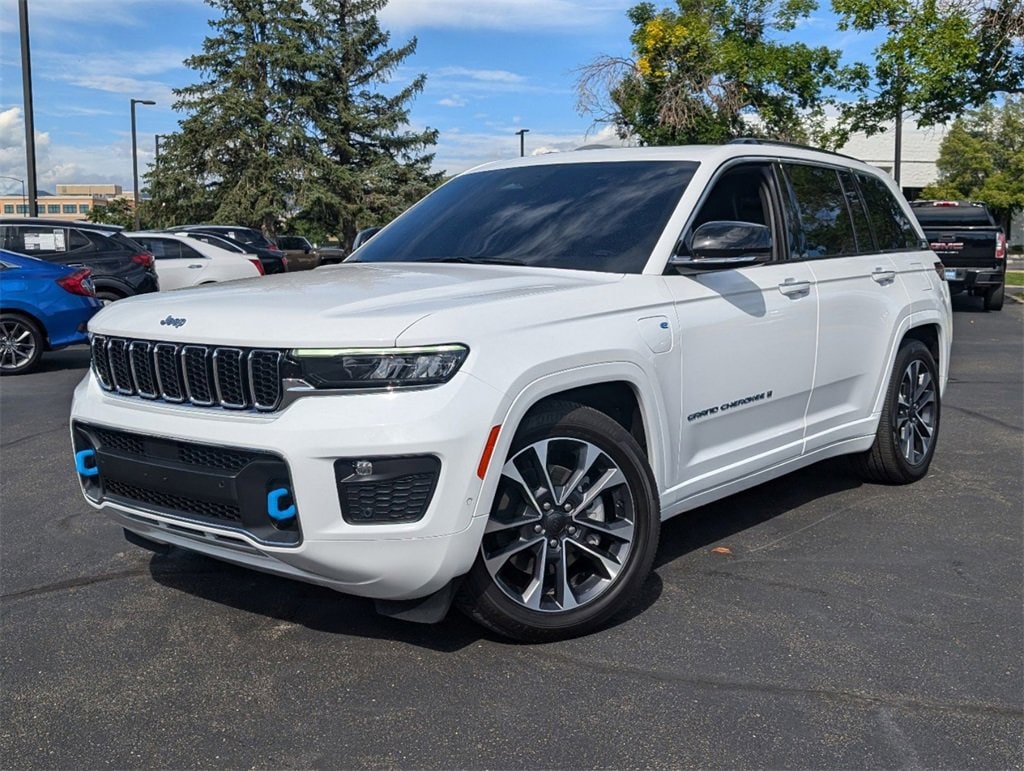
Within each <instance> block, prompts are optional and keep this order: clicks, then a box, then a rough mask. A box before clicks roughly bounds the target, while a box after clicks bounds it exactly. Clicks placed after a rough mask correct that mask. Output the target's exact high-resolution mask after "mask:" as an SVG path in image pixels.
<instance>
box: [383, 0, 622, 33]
mask: <svg viewBox="0 0 1024 771" xmlns="http://www.w3.org/2000/svg"><path fill="white" fill-rule="evenodd" d="M633 4H634V1H633V0H596V1H595V2H588V1H587V0H431V1H430V2H426V0H391V1H390V2H389V3H388V5H387V7H385V8H384V9H383V10H382V11H381V12H380V17H381V21H382V23H383V24H384V25H385V26H386V27H395V28H398V29H415V28H438V27H449V28H451V27H454V28H460V29H466V28H473V29H501V30H514V31H522V30H528V31H531V32H537V31H548V32H552V31H558V32H560V33H565V32H573V31H579V32H584V31H587V30H590V29H593V28H594V27H599V26H602V25H604V24H607V23H609V22H610V21H611V20H621V19H622V14H623V13H624V12H625V10H626V9H627V8H629V7H630V6H631V5H633Z"/></svg>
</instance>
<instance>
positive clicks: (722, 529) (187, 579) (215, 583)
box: [149, 458, 861, 652]
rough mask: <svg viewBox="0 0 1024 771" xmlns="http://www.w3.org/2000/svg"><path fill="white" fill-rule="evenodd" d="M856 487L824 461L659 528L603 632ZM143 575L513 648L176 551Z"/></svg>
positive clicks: (268, 607)
mask: <svg viewBox="0 0 1024 771" xmlns="http://www.w3.org/2000/svg"><path fill="white" fill-rule="evenodd" d="M860 484H861V481H860V480H859V479H858V478H857V477H856V476H854V475H853V473H852V472H851V471H850V470H849V468H848V466H847V464H846V462H845V460H844V459H842V458H839V459H835V460H828V461H823V462H821V463H817V464H815V465H814V466H811V467H810V468H807V469H803V470H801V471H798V472H795V473H792V474H789V475H787V476H785V477H783V478H782V479H778V480H775V481H772V482H768V483H766V484H763V485H759V486H758V487H756V488H754V489H752V490H748V491H746V492H743V493H739V494H737V495H734V496H731V497H730V498H728V499H725V500H723V501H719V502H716V503H712V504H709V505H707V506H702V507H701V508H699V509H696V510H694V511H692V512H689V513H686V514H683V515H681V516H679V517H676V518H674V519H672V520H669V521H668V522H666V523H665V524H664V526H663V528H662V538H661V545H660V547H659V550H658V556H657V558H656V560H655V570H654V572H652V574H651V576H650V577H649V578H648V579H647V581H646V582H645V583H644V586H643V588H642V589H641V591H640V594H639V596H638V597H637V600H636V601H635V602H633V603H632V604H631V606H630V607H629V609H628V610H626V611H625V612H623V613H621V614H619V615H618V616H616V617H615V618H613V619H612V620H611V621H610V622H609V623H608V624H607V625H606V626H605V627H604V628H610V627H614V626H617V625H619V624H623V623H626V622H628V621H629V620H630V619H632V618H634V617H636V616H639V615H642V614H643V613H644V612H645V611H646V610H647V609H648V608H650V607H651V606H652V605H653V604H654V603H656V602H657V601H658V598H659V597H660V596H661V593H662V587H663V584H662V579H661V577H660V576H659V575H658V573H657V570H658V568H659V567H662V566H664V565H666V564H668V563H670V562H672V561H674V560H676V559H679V558H680V557H682V556H684V555H686V554H688V553H690V552H693V551H697V550H699V549H701V548H703V547H705V546H707V545H709V544H711V543H714V542H716V541H720V540H722V539H723V538H727V537H728V536H730V535H733V534H735V533H738V532H741V531H743V530H746V529H748V528H751V527H755V526H756V525H759V524H761V523H762V522H765V521H767V520H769V519H772V518H773V517H777V516H779V515H781V514H785V513H786V512H788V511H791V510H793V509H795V508H798V507H800V506H803V505H804V504H806V503H808V502H810V501H813V500H816V499H818V498H823V497H826V496H829V495H833V494H835V493H837V492H840V491H843V490H848V489H851V488H854V487H857V486H859V485H860ZM149 571H150V574H151V575H152V577H153V579H154V580H155V581H157V582H158V583H160V584H161V585H163V586H166V587H168V588H170V589H175V590H177V591H180V592H185V593H186V594H190V595H193V596H195V597H199V598H202V599H204V600H208V601H210V602H215V603H218V604H222V605H227V606H229V607H232V608H236V609H238V610H242V611H245V612H246V613H253V614H257V615H260V616H264V617H267V618H273V619H276V620H278V621H281V622H285V623H289V624H296V625H299V626H303V627H306V628H307V629H311V630H315V631H319V632H326V633H328V634H332V635H342V636H344V635H355V636H358V637H365V638H371V639H387V640H394V641H398V642H404V643H407V644H409V645H415V646H419V647H422V648H426V649H429V650H434V651H441V652H454V651H458V650H461V649H463V648H465V647H467V646H469V645H472V644H474V643H476V642H479V641H480V640H482V639H486V640H491V641H494V642H499V643H507V644H515V643H512V642H511V641H508V640H505V639H504V638H501V637H499V636H497V635H493V634H491V633H490V632H488V631H487V630H485V629H483V628H481V627H479V626H477V625H476V624H475V623H473V622H472V621H470V620H469V619H467V618H466V617H464V616H463V615H462V614H461V613H459V612H458V611H457V610H456V609H455V608H452V610H451V611H450V612H449V613H448V616H447V618H445V620H444V621H442V622H441V623H439V624H433V625H427V624H412V623H408V622H403V621H397V620H394V619H390V618H386V617H384V616H380V615H378V614H377V613H376V611H375V610H374V606H373V602H372V601H371V600H367V599H364V598H360V597H352V596H348V595H344V594H339V593H338V592H334V591H332V590H330V589H326V588H323V587H318V586H313V585H311V584H306V583H302V582H300V581H292V580H289V579H287V578H281V577H278V576H271V575H266V574H262V573H258V572H255V571H252V570H248V569H246V568H241V567H236V566H234V565H230V564H227V563H223V562H219V561H218V560H214V559H211V558H207V557H203V556H202V555H199V554H195V553H191V552H187V551H184V550H181V549H175V550H172V551H171V553H170V554H168V555H167V556H154V557H153V558H152V559H151V560H150V564H149ZM596 633H597V634H600V631H598V632H596Z"/></svg>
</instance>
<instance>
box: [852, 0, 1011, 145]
mask: <svg viewBox="0 0 1024 771" xmlns="http://www.w3.org/2000/svg"><path fill="white" fill-rule="evenodd" d="M832 6H833V9H834V10H835V11H836V13H838V14H839V15H840V23H839V28H840V29H841V30H848V29H854V30H860V31H872V30H876V29H885V30H888V34H887V35H886V37H885V39H884V40H883V41H882V43H880V44H879V46H878V47H877V48H876V49H875V50H874V52H873V54H874V56H873V60H872V63H871V64H870V65H859V66H860V67H862V68H863V70H864V72H865V73H866V74H867V75H868V78H867V79H866V80H865V81H864V82H863V84H862V87H861V88H860V89H859V97H858V99H857V100H856V101H855V102H854V103H852V104H850V105H847V106H846V107H845V109H844V116H843V121H844V123H845V124H847V125H848V126H849V127H850V128H851V129H853V130H858V131H866V132H867V133H869V134H871V133H875V132H877V131H878V130H880V128H881V126H882V124H884V123H886V122H888V121H892V120H893V119H894V118H895V117H896V116H897V115H902V114H904V113H910V114H913V115H914V116H916V119H917V122H918V124H919V125H922V126H930V125H935V124H937V123H945V122H947V121H948V120H950V119H951V118H953V117H955V116H957V115H959V114H960V113H961V112H963V111H964V110H965V109H968V108H971V107H979V106H981V105H983V104H985V103H986V102H988V101H989V100H991V99H992V98H993V96H994V95H996V94H1000V93H1003V94H1019V93H1022V90H1024V4H1022V3H1021V2H1020V0H832Z"/></svg>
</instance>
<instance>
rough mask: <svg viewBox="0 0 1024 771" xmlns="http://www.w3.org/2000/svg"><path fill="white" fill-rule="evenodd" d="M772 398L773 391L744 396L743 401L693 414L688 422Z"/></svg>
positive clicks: (737, 400) (687, 417) (724, 404)
mask: <svg viewBox="0 0 1024 771" xmlns="http://www.w3.org/2000/svg"><path fill="white" fill-rule="evenodd" d="M771 398H772V392H771V391H762V392H761V393H759V394H753V395H751V396H744V397H743V398H742V399H735V400H734V401H731V402H723V403H722V404H719V405H718V406H717V407H708V408H706V409H703V410H697V411H696V412H691V413H690V414H689V415H687V416H686V421H687V422H688V423H692V422H693V421H695V420H700V419H701V418H709V417H711V416H712V415H718V414H719V413H721V412H728V411H729V410H735V409H737V408H738V407H744V406H746V405H748V404H754V403H755V402H763V401H767V400H768V399H771Z"/></svg>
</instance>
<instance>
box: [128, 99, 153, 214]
mask: <svg viewBox="0 0 1024 771" xmlns="http://www.w3.org/2000/svg"><path fill="white" fill-rule="evenodd" d="M131 101H132V187H133V188H134V189H133V190H132V196H134V198H135V207H134V210H133V214H134V215H135V229H136V230H138V229H139V148H138V144H137V142H136V138H135V105H137V104H149V105H153V104H156V102H154V101H153V100H152V99H132V100H131Z"/></svg>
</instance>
